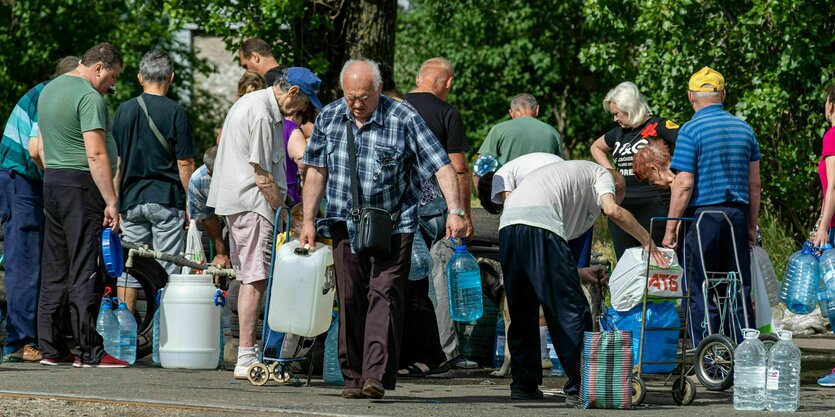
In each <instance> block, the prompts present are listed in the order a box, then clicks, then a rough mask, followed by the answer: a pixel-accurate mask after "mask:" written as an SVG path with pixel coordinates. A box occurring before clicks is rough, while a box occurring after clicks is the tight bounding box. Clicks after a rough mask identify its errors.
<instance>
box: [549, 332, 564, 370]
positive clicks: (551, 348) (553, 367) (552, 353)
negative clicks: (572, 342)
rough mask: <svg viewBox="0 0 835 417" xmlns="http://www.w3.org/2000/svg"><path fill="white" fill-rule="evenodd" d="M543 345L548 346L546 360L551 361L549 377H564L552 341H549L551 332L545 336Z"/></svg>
mask: <svg viewBox="0 0 835 417" xmlns="http://www.w3.org/2000/svg"><path fill="white" fill-rule="evenodd" d="M545 344H546V345H547V346H548V359H550V360H551V376H565V371H564V370H563V369H562V364H561V363H560V358H559V357H558V356H557V349H556V348H555V347H554V341H553V340H551V332H548V333H547V334H546V335H545Z"/></svg>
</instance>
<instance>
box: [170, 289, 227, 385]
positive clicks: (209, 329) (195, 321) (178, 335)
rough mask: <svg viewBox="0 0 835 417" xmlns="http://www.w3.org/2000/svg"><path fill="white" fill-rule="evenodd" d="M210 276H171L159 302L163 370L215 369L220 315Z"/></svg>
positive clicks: (218, 346) (215, 292) (218, 344)
mask: <svg viewBox="0 0 835 417" xmlns="http://www.w3.org/2000/svg"><path fill="white" fill-rule="evenodd" d="M216 294H217V288H215V286H214V284H212V276H211V275H171V277H170V278H169V279H168V285H166V286H165V291H163V292H162V300H161V302H160V307H159V308H160V341H159V358H160V362H161V364H162V367H163V368H186V369H215V368H217V358H218V355H219V354H220V337H219V332H220V311H221V305H220V304H219V303H218V302H217V299H216Z"/></svg>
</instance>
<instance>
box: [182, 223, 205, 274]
mask: <svg viewBox="0 0 835 417" xmlns="http://www.w3.org/2000/svg"><path fill="white" fill-rule="evenodd" d="M185 257H186V259H188V260H190V261H192V262H197V263H199V264H201V265H206V254H205V253H204V252H203V237H202V233H200V230H197V222H196V221H194V220H190V221H189V224H188V234H187V235H186V250H185ZM202 272H203V271H200V270H198V269H195V270H192V269H191V268H189V267H187V266H184V267H183V269H182V271H181V273H183V274H200V273H202Z"/></svg>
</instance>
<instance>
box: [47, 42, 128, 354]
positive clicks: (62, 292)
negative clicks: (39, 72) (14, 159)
mask: <svg viewBox="0 0 835 417" xmlns="http://www.w3.org/2000/svg"><path fill="white" fill-rule="evenodd" d="M121 70H122V55H121V54H120V53H119V50H118V49H116V47H114V46H113V45H111V44H109V43H101V44H98V45H95V46H93V47H92V48H90V49H89V50H88V51H87V52H86V53H84V55H83V56H82V58H81V62H79V64H78V67H76V69H75V70H73V71H71V72H69V73H67V74H64V75H62V76H60V77H58V78H56V79H54V80H53V81H52V82H50V83H49V84H47V86H46V87H44V89H43V91H42V92H41V96H40V100H39V101H38V114H39V120H40V126H39V127H40V133H39V137H40V139H41V140H40V141H39V142H40V144H41V145H40V146H41V147H42V150H43V155H44V163H45V170H44V214H45V219H46V221H45V228H44V243H43V260H42V274H43V277H42V279H41V291H40V296H39V300H38V345H39V347H40V350H41V353H42V355H43V359H42V360H41V364H42V365H50V366H56V365H69V364H72V365H73V366H75V367H78V368H93V367H108V368H123V367H126V366H128V363H127V362H125V361H122V360H119V359H116V358H114V357H113V356H110V355H109V354H107V352H105V351H104V347H103V343H102V338H101V336H100V335H99V334H98V333H97V332H96V318H97V316H98V314H97V313H98V310H99V307H98V306H99V303H100V301H101V297H102V286H103V281H104V277H101V276H99V263H98V256H99V253H100V251H101V249H100V248H101V235H102V230H103V228H104V226H109V227H110V228H111V229H112V230H113V232H118V231H119V210H118V209H117V201H116V192H115V188H114V185H113V172H115V168H116V167H115V165H116V143H115V142H114V140H113V138H112V137H111V136H110V116H109V114H108V111H107V105H105V103H104V99H103V97H102V96H103V95H104V94H105V93H106V92H107V91H108V90H109V89H110V88H112V87H113V85H114V84H115V83H116V78H117V77H118V76H119V73H120V72H121ZM102 213H104V215H103V216H102ZM67 304H69V311H70V320H71V322H72V323H71V326H70V327H71V329H72V333H73V339H74V341H75V346H73V349H72V350H74V351H75V352H77V353H78V356H75V355H74V354H73V352H72V350H71V349H70V346H68V345H67V338H66V335H64V334H62V333H61V332H60V329H61V328H62V323H61V322H60V320H62V319H63V320H65V319H66V317H65V315H64V314H63V312H64V311H65V310H67V307H68V306H67Z"/></svg>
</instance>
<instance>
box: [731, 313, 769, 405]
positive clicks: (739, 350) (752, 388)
mask: <svg viewBox="0 0 835 417" xmlns="http://www.w3.org/2000/svg"><path fill="white" fill-rule="evenodd" d="M742 331H743V335H744V336H745V341H743V342H742V343H740V344H739V346H737V347H736V349H735V350H734V409H735V410H749V411H758V410H762V409H764V408H765V370H766V365H767V364H768V354H767V353H766V350H765V345H763V342H761V341H760V339H759V335H760V332H759V331H757V330H756V329H743V330H742Z"/></svg>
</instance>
